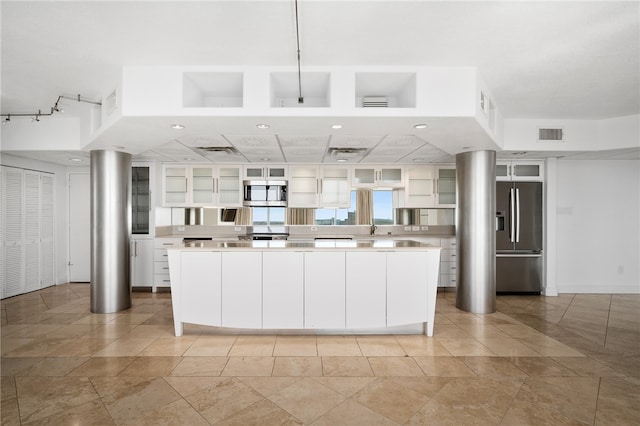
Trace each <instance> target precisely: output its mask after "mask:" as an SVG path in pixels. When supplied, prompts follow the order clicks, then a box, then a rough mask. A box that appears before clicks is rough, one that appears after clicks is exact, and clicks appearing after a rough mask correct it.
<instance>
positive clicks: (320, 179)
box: [318, 179, 323, 194]
mask: <svg viewBox="0 0 640 426" xmlns="http://www.w3.org/2000/svg"><path fill="white" fill-rule="evenodd" d="M318 180H319V181H320V194H322V191H323V189H322V179H318Z"/></svg>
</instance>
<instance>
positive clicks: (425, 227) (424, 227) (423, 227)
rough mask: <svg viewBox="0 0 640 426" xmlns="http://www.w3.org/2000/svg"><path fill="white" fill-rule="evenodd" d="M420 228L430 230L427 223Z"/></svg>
mask: <svg viewBox="0 0 640 426" xmlns="http://www.w3.org/2000/svg"><path fill="white" fill-rule="evenodd" d="M420 230H422V231H428V230H429V227H428V226H427V225H422V226H421V227H420Z"/></svg>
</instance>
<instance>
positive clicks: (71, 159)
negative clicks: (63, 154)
mask: <svg viewBox="0 0 640 426" xmlns="http://www.w3.org/2000/svg"><path fill="white" fill-rule="evenodd" d="M69 161H73V162H74V163H79V162H81V161H82V159H80V158H77V157H71V158H69Z"/></svg>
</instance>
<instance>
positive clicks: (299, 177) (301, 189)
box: [287, 165, 320, 208]
mask: <svg viewBox="0 0 640 426" xmlns="http://www.w3.org/2000/svg"><path fill="white" fill-rule="evenodd" d="M287 192H288V194H287V197H288V200H287V206H288V207H295V208H299V207H300V208H310V207H318V206H319V205H320V204H319V199H320V198H319V194H320V179H319V171H318V166H313V165H291V166H289V180H288V185H287Z"/></svg>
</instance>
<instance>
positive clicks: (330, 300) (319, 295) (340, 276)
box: [304, 252, 345, 328]
mask: <svg viewBox="0 0 640 426" xmlns="http://www.w3.org/2000/svg"><path fill="white" fill-rule="evenodd" d="M304 291H305V294H304V326H305V328H344V327H345V253H344V252H306V253H305V254H304Z"/></svg>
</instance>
